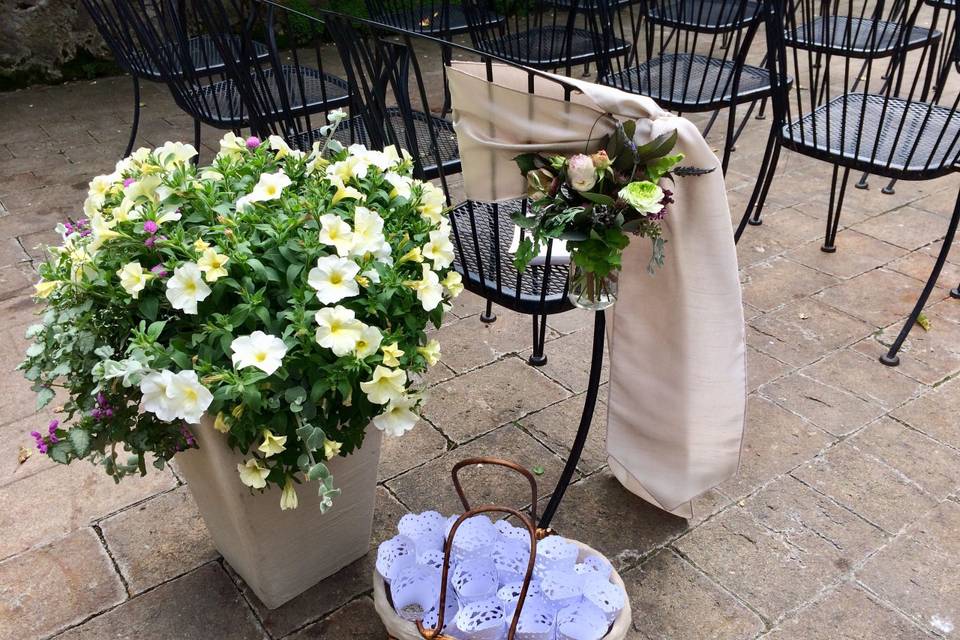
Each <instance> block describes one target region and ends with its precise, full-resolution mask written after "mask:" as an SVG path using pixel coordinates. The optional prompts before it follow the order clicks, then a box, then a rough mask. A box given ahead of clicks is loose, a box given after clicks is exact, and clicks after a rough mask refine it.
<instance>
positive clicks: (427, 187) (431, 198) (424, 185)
mask: <svg viewBox="0 0 960 640" xmlns="http://www.w3.org/2000/svg"><path fill="white" fill-rule="evenodd" d="M446 204H447V200H446V198H445V197H444V195H443V191H442V190H441V189H438V188H437V187H436V186H434V184H433V183H432V182H421V183H420V202H419V204H418V205H417V211H419V212H420V215H422V216H423V217H424V218H427V219H428V220H430V221H431V222H434V223H437V224H439V222H440V220H442V219H443V209H444V207H445V206H446Z"/></svg>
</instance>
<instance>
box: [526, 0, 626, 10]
mask: <svg viewBox="0 0 960 640" xmlns="http://www.w3.org/2000/svg"><path fill="white" fill-rule="evenodd" d="M575 1H576V3H577V7H576V8H577V11H593V10H596V9H597V7H599V6H600V3H601V2H603V3H604V6H605V7H606V8H607V9H620V8H622V7H626V6H629V5H631V4H634V3H635V2H636V1H637V0H547V1H546V2H544V4H545V5H546V6H548V7H553V8H555V9H565V10H569V9H572V8H573V3H574V2H575Z"/></svg>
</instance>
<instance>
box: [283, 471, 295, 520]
mask: <svg viewBox="0 0 960 640" xmlns="http://www.w3.org/2000/svg"><path fill="white" fill-rule="evenodd" d="M297 504H298V501H297V488H296V486H295V485H294V484H293V479H292V478H290V477H289V476H287V481H286V482H285V483H284V485H283V491H282V492H280V510H281V511H286V510H287V509H296V508H297Z"/></svg>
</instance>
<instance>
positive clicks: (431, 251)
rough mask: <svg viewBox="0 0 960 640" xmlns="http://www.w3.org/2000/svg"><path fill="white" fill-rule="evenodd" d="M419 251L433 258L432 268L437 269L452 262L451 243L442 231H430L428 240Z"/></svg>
mask: <svg viewBox="0 0 960 640" xmlns="http://www.w3.org/2000/svg"><path fill="white" fill-rule="evenodd" d="M420 253H421V254H423V257H424V258H429V259H430V260H433V268H434V269H436V270H438V271H439V270H440V269H446V268H447V267H449V266H450V265H451V264H453V243H452V242H450V236H448V235H447V234H446V233H444V232H443V231H439V230H438V231H431V232H430V241H429V242H427V244H425V245H423V249H422V250H421V252H420Z"/></svg>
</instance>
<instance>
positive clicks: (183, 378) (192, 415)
mask: <svg viewBox="0 0 960 640" xmlns="http://www.w3.org/2000/svg"><path fill="white" fill-rule="evenodd" d="M167 397H168V398H169V399H170V403H171V405H172V406H173V409H174V411H176V413H177V417H178V418H180V419H181V420H183V421H184V422H188V423H190V424H199V423H200V418H202V417H203V413H204V412H205V411H206V410H207V407H209V406H210V403H211V402H213V394H212V393H210V391H209V390H208V389H207V388H206V387H204V386H203V385H202V384H200V381H199V380H198V379H197V372H196V371H193V370H192V369H187V370H185V371H181V372H180V373H177V374H175V375H174V376H173V377H172V378H170V384H169V385H167Z"/></svg>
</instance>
